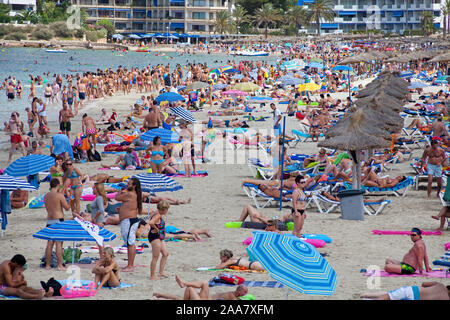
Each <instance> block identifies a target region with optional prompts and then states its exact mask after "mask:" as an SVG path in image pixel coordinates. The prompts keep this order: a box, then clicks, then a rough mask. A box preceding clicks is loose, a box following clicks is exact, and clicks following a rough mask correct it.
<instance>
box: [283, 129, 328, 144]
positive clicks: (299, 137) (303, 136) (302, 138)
mask: <svg viewBox="0 0 450 320" xmlns="http://www.w3.org/2000/svg"><path fill="white" fill-rule="evenodd" d="M292 134H293V135H294V136H295V137H296V139H295V140H293V141H291V142H294V143H295V145H294V146H293V147H294V148H295V147H296V146H297V144H298V143H299V142H306V141H307V140H308V139H311V135H310V134H309V133H308V132H305V131H300V130H296V129H292ZM323 136H324V135H323V133H321V134H319V138H322V137H323Z"/></svg>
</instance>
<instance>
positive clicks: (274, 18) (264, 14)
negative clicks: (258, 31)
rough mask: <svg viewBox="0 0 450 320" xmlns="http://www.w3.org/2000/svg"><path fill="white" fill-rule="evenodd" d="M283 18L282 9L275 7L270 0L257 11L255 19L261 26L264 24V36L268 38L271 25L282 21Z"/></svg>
mask: <svg viewBox="0 0 450 320" xmlns="http://www.w3.org/2000/svg"><path fill="white" fill-rule="evenodd" d="M282 19H283V16H282V13H281V11H280V9H276V8H274V6H273V5H272V4H271V3H270V2H269V3H265V4H264V5H263V6H262V7H261V8H259V9H257V10H256V11H255V15H254V21H255V22H256V25H257V26H258V27H259V26H260V25H261V24H262V25H264V37H265V38H266V39H267V34H268V29H269V25H270V24H271V23H275V22H278V21H281V20H282Z"/></svg>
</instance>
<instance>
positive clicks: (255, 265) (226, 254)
mask: <svg viewBox="0 0 450 320" xmlns="http://www.w3.org/2000/svg"><path fill="white" fill-rule="evenodd" d="M220 262H221V263H220V264H219V265H218V266H217V267H216V269H225V268H230V267H244V268H247V269H249V270H257V271H264V267H263V266H262V265H261V264H260V263H259V262H258V261H250V260H248V256H247V257H239V258H237V259H236V258H233V252H232V251H230V250H228V249H225V250H222V251H220Z"/></svg>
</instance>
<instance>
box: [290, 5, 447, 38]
mask: <svg viewBox="0 0 450 320" xmlns="http://www.w3.org/2000/svg"><path fill="white" fill-rule="evenodd" d="M441 1H444V0H334V3H335V5H334V11H335V12H336V17H335V19H334V21H332V22H328V21H322V22H321V33H349V32H350V31H352V30H366V28H367V29H378V30H382V31H384V32H391V33H393V32H395V33H399V34H401V33H403V32H404V31H405V30H414V29H420V19H421V17H422V12H424V11H429V12H431V13H432V14H433V15H434V17H435V26H436V27H437V28H440V26H441V24H442V18H441ZM313 2H314V0H298V2H297V5H298V6H305V7H306V6H308V4H311V3H313ZM314 32H315V29H314V26H312V27H311V28H308V33H314Z"/></svg>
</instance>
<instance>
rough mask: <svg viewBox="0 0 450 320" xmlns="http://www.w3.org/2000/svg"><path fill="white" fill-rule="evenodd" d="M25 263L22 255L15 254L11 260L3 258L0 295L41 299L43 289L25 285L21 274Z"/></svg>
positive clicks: (0, 274) (0, 273) (0, 272)
mask: <svg viewBox="0 0 450 320" xmlns="http://www.w3.org/2000/svg"><path fill="white" fill-rule="evenodd" d="M26 263H27V261H26V260H25V257H24V256H23V255H21V254H16V255H15V256H14V257H12V259H11V260H5V261H3V262H2V263H1V264H0V294H1V295H5V296H15V297H19V298H22V299H42V298H43V297H44V295H45V292H44V290H42V289H41V290H36V289H33V288H30V287H28V286H27V281H26V280H25V278H24V276H23V271H24V270H25V269H26ZM49 292H50V291H49ZM52 293H53V291H52Z"/></svg>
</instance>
